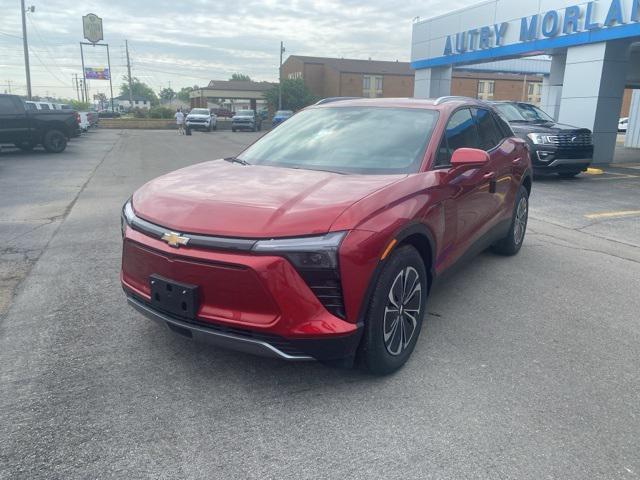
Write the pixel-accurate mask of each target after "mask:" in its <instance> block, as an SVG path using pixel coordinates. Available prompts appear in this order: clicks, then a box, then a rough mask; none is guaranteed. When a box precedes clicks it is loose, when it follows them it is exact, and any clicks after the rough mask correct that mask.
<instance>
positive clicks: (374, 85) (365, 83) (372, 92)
mask: <svg viewBox="0 0 640 480" xmlns="http://www.w3.org/2000/svg"><path fill="white" fill-rule="evenodd" d="M382 83H383V77H382V75H363V76H362V96H363V97H366V98H377V97H382Z"/></svg>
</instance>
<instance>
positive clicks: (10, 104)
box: [0, 97, 22, 114]
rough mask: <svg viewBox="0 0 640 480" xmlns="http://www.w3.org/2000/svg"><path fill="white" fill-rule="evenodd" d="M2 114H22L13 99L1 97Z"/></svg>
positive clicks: (0, 108) (0, 109)
mask: <svg viewBox="0 0 640 480" xmlns="http://www.w3.org/2000/svg"><path fill="white" fill-rule="evenodd" d="M0 113H4V114H11V113H22V110H20V108H19V107H18V105H17V104H16V102H14V101H13V98H11V97H0Z"/></svg>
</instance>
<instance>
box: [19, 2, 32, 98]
mask: <svg viewBox="0 0 640 480" xmlns="http://www.w3.org/2000/svg"><path fill="white" fill-rule="evenodd" d="M20 6H21V9H20V10H21V12H22V47H23V48H24V70H25V72H26V74H27V97H28V98H29V100H31V70H30V69H29V42H27V17H26V13H27V9H26V8H25V6H24V0H20ZM29 11H31V12H33V11H34V7H29Z"/></svg>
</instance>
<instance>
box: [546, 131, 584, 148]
mask: <svg viewBox="0 0 640 480" xmlns="http://www.w3.org/2000/svg"><path fill="white" fill-rule="evenodd" d="M549 139H550V140H551V142H553V144H554V145H557V146H559V147H565V148H566V147H587V146H591V145H593V138H592V135H591V133H589V132H583V133H563V134H561V135H550V136H549Z"/></svg>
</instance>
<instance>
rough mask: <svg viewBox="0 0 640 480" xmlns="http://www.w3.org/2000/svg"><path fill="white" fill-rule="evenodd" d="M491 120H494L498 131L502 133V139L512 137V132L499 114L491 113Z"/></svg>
mask: <svg viewBox="0 0 640 480" xmlns="http://www.w3.org/2000/svg"><path fill="white" fill-rule="evenodd" d="M493 118H495V120H496V123H497V124H498V127H499V128H500V131H501V132H502V138H509V137H513V135H514V134H513V130H511V127H510V126H509V123H508V122H507V121H506V120H505V119H504V118H503V117H502V115H500V114H499V113H493Z"/></svg>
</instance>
